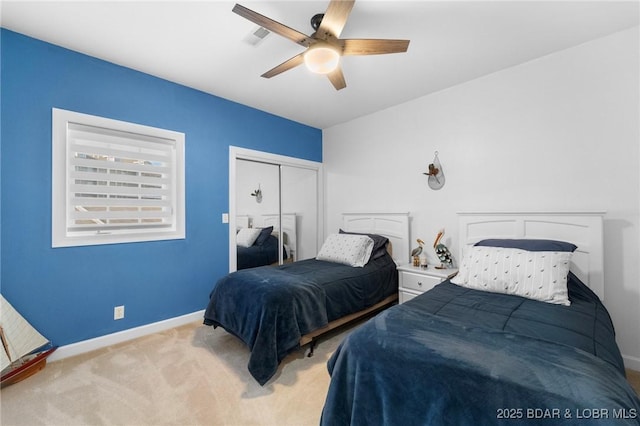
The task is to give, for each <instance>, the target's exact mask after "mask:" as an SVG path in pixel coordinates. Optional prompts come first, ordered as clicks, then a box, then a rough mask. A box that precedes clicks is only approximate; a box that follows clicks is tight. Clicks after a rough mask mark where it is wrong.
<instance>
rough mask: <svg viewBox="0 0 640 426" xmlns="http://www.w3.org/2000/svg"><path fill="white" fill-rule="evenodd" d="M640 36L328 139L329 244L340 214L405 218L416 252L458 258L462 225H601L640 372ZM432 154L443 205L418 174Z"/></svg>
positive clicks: (620, 319)
mask: <svg viewBox="0 0 640 426" xmlns="http://www.w3.org/2000/svg"><path fill="white" fill-rule="evenodd" d="M638 36H639V34H638V27H635V28H633V29H630V30H626V31H623V32H620V33H616V34H613V35H610V36H608V37H604V38H601V39H598V40H595V41H592V42H589V43H586V44H583V45H580V46H577V47H574V48H571V49H568V50H565V51H561V52H558V53H555V54H552V55H549V56H545V57H542V58H539V59H537V60H534V61H531V62H528V63H525V64H522V65H519V66H516V67H513V68H509V69H506V70H503V71H500V72H497V73H494V74H491V75H488V76H485V77H482V78H480V79H477V80H474V81H470V82H468V83H465V84H462V85H459V86H456V87H453V88H450V89H447V90H444V91H441V92H438V93H435V94H432V95H429V96H425V97H421V98H418V99H416V100H413V101H411V102H407V103H405V104H402V105H399V106H396V107H393V108H389V109H387V110H384V111H381V112H378V113H375V114H371V115H369V116H365V117H361V118H359V119H356V120H353V121H350V122H347V123H344V124H341V125H337V126H334V127H332V128H329V129H326V130H325V131H324V133H323V162H324V167H325V180H326V182H325V184H326V188H327V191H326V204H325V206H326V224H327V226H326V231H327V233H331V232H335V231H336V230H337V229H338V227H339V226H340V213H342V212H344V211H351V212H356V211H389V210H391V211H409V212H410V213H411V217H412V223H411V236H412V239H413V240H414V241H415V239H416V238H418V237H420V238H422V239H424V240H425V241H426V242H428V243H431V242H432V241H433V239H434V238H435V235H436V233H437V231H438V229H440V228H441V227H445V228H446V235H445V239H444V243H445V244H447V245H448V246H449V247H450V248H452V250H453V252H454V253H455V252H456V251H457V250H458V247H457V239H458V235H457V219H456V212H459V211H515V210H517V211H566V210H573V211H576V210H589V211H592V210H596V211H606V215H605V225H604V226H605V230H604V232H605V259H604V260H605V278H606V286H607V287H606V290H605V303H606V306H607V307H608V309H609V311H610V313H611V314H612V317H613V321H614V324H615V326H616V330H617V340H618V344H619V345H620V348H621V350H622V352H623V354H624V356H625V362H626V363H627V366H629V367H632V368H634V369H636V370H640V268H639V263H640V262H639V260H640V212H639V209H640V152H639V151H640V150H639V140H640V131H639V124H640V123H639V120H640V119H639V113H640V112H639V90H640V85H639V73H640V67H639V49H640V48H639V43H638ZM425 78H429V76H428V75H425ZM436 150H437V151H438V152H439V157H440V161H441V162H442V166H443V170H444V173H445V176H446V179H447V182H446V185H445V187H444V188H443V189H441V190H439V191H433V190H430V189H429V188H428V187H427V179H426V176H424V175H423V174H422V172H424V171H426V169H427V165H428V164H429V163H430V162H432V161H433V156H434V151H436ZM430 254H432V256H431V261H432V262H435V256H434V255H433V252H432V251H431V252H430Z"/></svg>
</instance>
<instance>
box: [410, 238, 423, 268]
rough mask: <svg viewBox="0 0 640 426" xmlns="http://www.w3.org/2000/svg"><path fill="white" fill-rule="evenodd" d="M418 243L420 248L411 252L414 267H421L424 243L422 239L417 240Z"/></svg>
mask: <svg viewBox="0 0 640 426" xmlns="http://www.w3.org/2000/svg"><path fill="white" fill-rule="evenodd" d="M416 241H417V242H418V247H416V248H414V249H413V250H411V259H412V260H413V266H420V254H421V253H422V246H423V245H424V241H422V240H421V239H420V238H418V239H417V240H416Z"/></svg>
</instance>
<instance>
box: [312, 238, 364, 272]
mask: <svg viewBox="0 0 640 426" xmlns="http://www.w3.org/2000/svg"><path fill="white" fill-rule="evenodd" d="M372 250H373V240H372V239H371V238H369V237H367V236H366V235H352V234H331V235H329V236H328V237H327V240H326V241H325V242H324V244H323V245H322V248H321V249H320V252H319V253H318V255H317V256H316V259H318V260H325V261H327V262H335V263H342V264H345V265H349V266H355V267H363V266H364V265H366V264H367V262H368V261H369V258H370V257H371V251H372Z"/></svg>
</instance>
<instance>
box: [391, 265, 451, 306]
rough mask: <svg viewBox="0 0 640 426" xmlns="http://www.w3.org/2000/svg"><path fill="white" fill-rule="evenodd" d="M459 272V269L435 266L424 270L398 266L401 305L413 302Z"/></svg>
mask: <svg viewBox="0 0 640 426" xmlns="http://www.w3.org/2000/svg"><path fill="white" fill-rule="evenodd" d="M457 272H458V270H457V269H436V268H435V267H433V266H428V267H427V268H422V267H419V266H411V265H401V266H398V278H399V281H400V282H399V288H398V292H399V298H400V303H404V302H406V301H407V300H411V299H413V298H414V297H416V296H417V295H419V294H422V293H424V292H425V291H427V290H431V289H432V288H433V287H435V286H436V285H437V284H440V283H441V282H442V281H444V280H446V279H447V278H451V277H452V276H454V275H455V274H456V273H457Z"/></svg>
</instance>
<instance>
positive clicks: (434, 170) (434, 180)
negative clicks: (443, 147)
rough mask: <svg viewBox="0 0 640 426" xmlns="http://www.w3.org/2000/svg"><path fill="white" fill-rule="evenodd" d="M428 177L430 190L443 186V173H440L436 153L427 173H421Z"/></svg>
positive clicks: (440, 169)
mask: <svg viewBox="0 0 640 426" xmlns="http://www.w3.org/2000/svg"><path fill="white" fill-rule="evenodd" d="M423 174H425V175H427V176H429V178H428V180H427V183H428V184H429V188H431V189H435V190H437V189H440V188H442V187H443V186H444V180H445V179H444V172H443V171H442V164H440V160H439V159H438V151H436V152H435V157H434V158H433V163H431V164H429V167H428V171H427V172H425V173H423Z"/></svg>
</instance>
